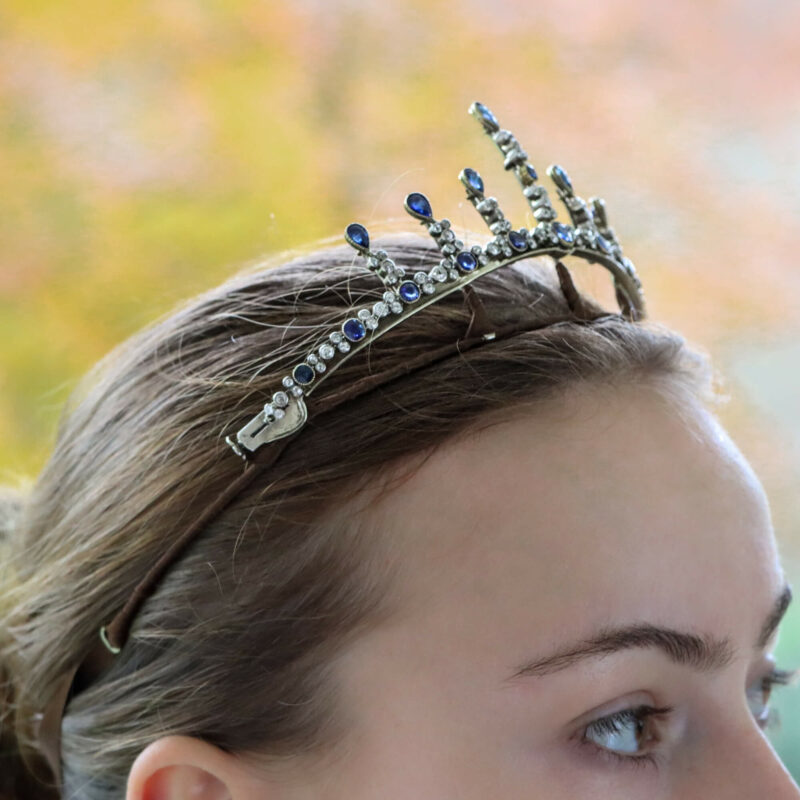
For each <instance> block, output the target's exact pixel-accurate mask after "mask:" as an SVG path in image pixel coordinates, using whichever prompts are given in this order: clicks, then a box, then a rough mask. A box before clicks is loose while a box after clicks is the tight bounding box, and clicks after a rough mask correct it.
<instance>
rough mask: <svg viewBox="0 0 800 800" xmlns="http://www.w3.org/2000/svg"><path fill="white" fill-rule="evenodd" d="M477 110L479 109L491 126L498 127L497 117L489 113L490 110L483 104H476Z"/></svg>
mask: <svg viewBox="0 0 800 800" xmlns="http://www.w3.org/2000/svg"><path fill="white" fill-rule="evenodd" d="M475 108H477V109H478V113H479V114H480V115H481V116H482V117H483V118H484V119H485V120H486V121H487V122H488V123H489V124H490V125H498V126H499V123H498V122H497V117H495V115H494V114H492V112H491V111H489V109H488V108H486V106H485V105H484V104H483V103H475Z"/></svg>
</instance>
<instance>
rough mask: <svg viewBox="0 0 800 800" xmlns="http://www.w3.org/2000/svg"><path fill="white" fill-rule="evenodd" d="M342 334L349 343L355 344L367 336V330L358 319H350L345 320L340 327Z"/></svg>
mask: <svg viewBox="0 0 800 800" xmlns="http://www.w3.org/2000/svg"><path fill="white" fill-rule="evenodd" d="M342 333H343V334H344V335H345V336H346V337H347V338H348V339H349V340H350V341H351V342H357V341H358V340H359V339H363V338H364V337H365V336H366V335H367V329H366V328H365V327H364V324H363V323H362V322H361V320H360V319H356V318H355V317H352V318H351V319H346V320H345V321H344V324H343V325H342Z"/></svg>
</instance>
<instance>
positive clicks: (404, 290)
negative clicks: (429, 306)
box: [398, 281, 419, 303]
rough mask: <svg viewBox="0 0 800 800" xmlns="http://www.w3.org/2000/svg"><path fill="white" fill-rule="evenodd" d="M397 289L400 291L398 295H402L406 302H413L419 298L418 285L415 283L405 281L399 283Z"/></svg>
mask: <svg viewBox="0 0 800 800" xmlns="http://www.w3.org/2000/svg"><path fill="white" fill-rule="evenodd" d="M398 291H399V292H400V297H402V298H403V300H405V301H406V303H413V302H414V301H415V300H419V286H417V284H416V283H412V282H411V281H405V282H404V283H401V284H400V288H399V289H398Z"/></svg>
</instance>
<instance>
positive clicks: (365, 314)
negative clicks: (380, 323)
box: [358, 308, 372, 320]
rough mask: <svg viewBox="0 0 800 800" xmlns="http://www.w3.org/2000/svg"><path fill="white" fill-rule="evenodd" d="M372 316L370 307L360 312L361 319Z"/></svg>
mask: <svg viewBox="0 0 800 800" xmlns="http://www.w3.org/2000/svg"><path fill="white" fill-rule="evenodd" d="M371 316H372V312H371V311H370V310H369V309H368V308H362V309H360V310H359V312H358V318H359V319H361V320H364V319H369V318H370V317H371Z"/></svg>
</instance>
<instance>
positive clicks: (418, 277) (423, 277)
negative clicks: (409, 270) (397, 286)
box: [414, 270, 428, 283]
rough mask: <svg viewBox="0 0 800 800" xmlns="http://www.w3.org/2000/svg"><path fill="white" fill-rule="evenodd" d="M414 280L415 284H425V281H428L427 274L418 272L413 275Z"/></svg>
mask: <svg viewBox="0 0 800 800" xmlns="http://www.w3.org/2000/svg"><path fill="white" fill-rule="evenodd" d="M414 280H415V281H416V282H417V283H425V281H427V280H428V273H427V272H422V270H420V271H419V272H415V273H414Z"/></svg>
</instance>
